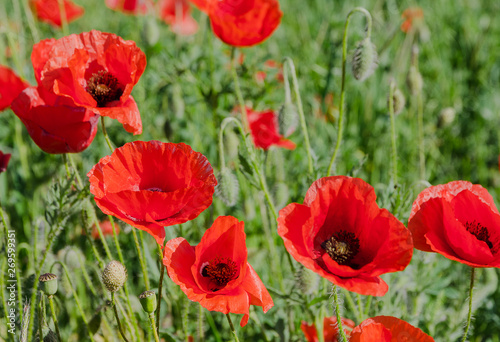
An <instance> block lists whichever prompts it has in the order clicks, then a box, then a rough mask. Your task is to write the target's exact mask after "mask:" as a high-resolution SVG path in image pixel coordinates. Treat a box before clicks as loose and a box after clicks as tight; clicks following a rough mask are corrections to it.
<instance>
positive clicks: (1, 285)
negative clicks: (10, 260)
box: [0, 258, 15, 342]
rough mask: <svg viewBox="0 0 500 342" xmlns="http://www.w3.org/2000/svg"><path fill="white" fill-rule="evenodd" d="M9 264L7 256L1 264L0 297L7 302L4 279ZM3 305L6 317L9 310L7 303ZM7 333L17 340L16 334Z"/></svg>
mask: <svg viewBox="0 0 500 342" xmlns="http://www.w3.org/2000/svg"><path fill="white" fill-rule="evenodd" d="M6 265H7V258H4V259H3V260H2V265H1V266H0V267H1V268H0V298H1V299H2V303H7V298H6V297H5V292H4V289H5V287H6V285H5V279H4V275H5V274H7V272H4V268H5V266H6ZM2 307H3V316H4V317H7V316H8V315H9V312H8V311H7V305H2ZM7 335H10V337H11V338H10V340H11V341H12V342H14V341H15V339H14V335H12V334H7Z"/></svg>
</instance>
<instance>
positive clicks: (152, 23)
mask: <svg viewBox="0 0 500 342" xmlns="http://www.w3.org/2000/svg"><path fill="white" fill-rule="evenodd" d="M141 36H142V40H143V41H145V42H146V43H147V44H148V45H149V46H153V45H156V43H158V40H159V39H160V29H159V28H158V23H157V22H156V19H155V18H147V19H146V21H145V22H144V26H143V27H142V32H141Z"/></svg>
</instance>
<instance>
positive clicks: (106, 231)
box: [92, 220, 120, 240]
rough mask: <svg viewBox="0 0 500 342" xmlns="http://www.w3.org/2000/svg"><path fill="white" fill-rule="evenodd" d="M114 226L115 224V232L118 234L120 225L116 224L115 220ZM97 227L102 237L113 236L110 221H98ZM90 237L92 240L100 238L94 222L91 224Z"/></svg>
mask: <svg viewBox="0 0 500 342" xmlns="http://www.w3.org/2000/svg"><path fill="white" fill-rule="evenodd" d="M114 226H115V230H116V234H117V235H118V233H119V232H120V227H119V226H118V225H117V224H116V222H115V223H114ZM99 227H100V228H101V231H102V235H103V236H104V237H106V236H114V234H113V226H112V225H111V221H109V220H106V221H102V222H99ZM92 238H93V239H94V240H99V239H101V236H100V235H99V231H98V230H97V227H96V225H95V224H94V225H93V226H92Z"/></svg>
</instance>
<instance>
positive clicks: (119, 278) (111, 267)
mask: <svg viewBox="0 0 500 342" xmlns="http://www.w3.org/2000/svg"><path fill="white" fill-rule="evenodd" d="M101 278H102V283H103V284H104V286H105V287H106V289H107V290H108V291H109V292H116V291H118V290H119V289H121V288H122V286H123V284H125V281H126V280H127V269H126V268H125V266H123V265H122V264H121V263H120V262H119V261H116V260H112V261H110V262H109V264H107V265H106V267H105V268H104V271H103V272H102V276H101Z"/></svg>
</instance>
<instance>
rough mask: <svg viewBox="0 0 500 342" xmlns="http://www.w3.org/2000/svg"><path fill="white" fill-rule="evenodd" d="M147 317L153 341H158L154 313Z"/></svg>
mask: <svg viewBox="0 0 500 342" xmlns="http://www.w3.org/2000/svg"><path fill="white" fill-rule="evenodd" d="M148 317H149V323H150V324H151V327H152V328H153V335H154V337H155V342H160V337H159V336H158V332H157V331H156V322H155V315H154V314H153V313H150V314H149V315H148Z"/></svg>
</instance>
